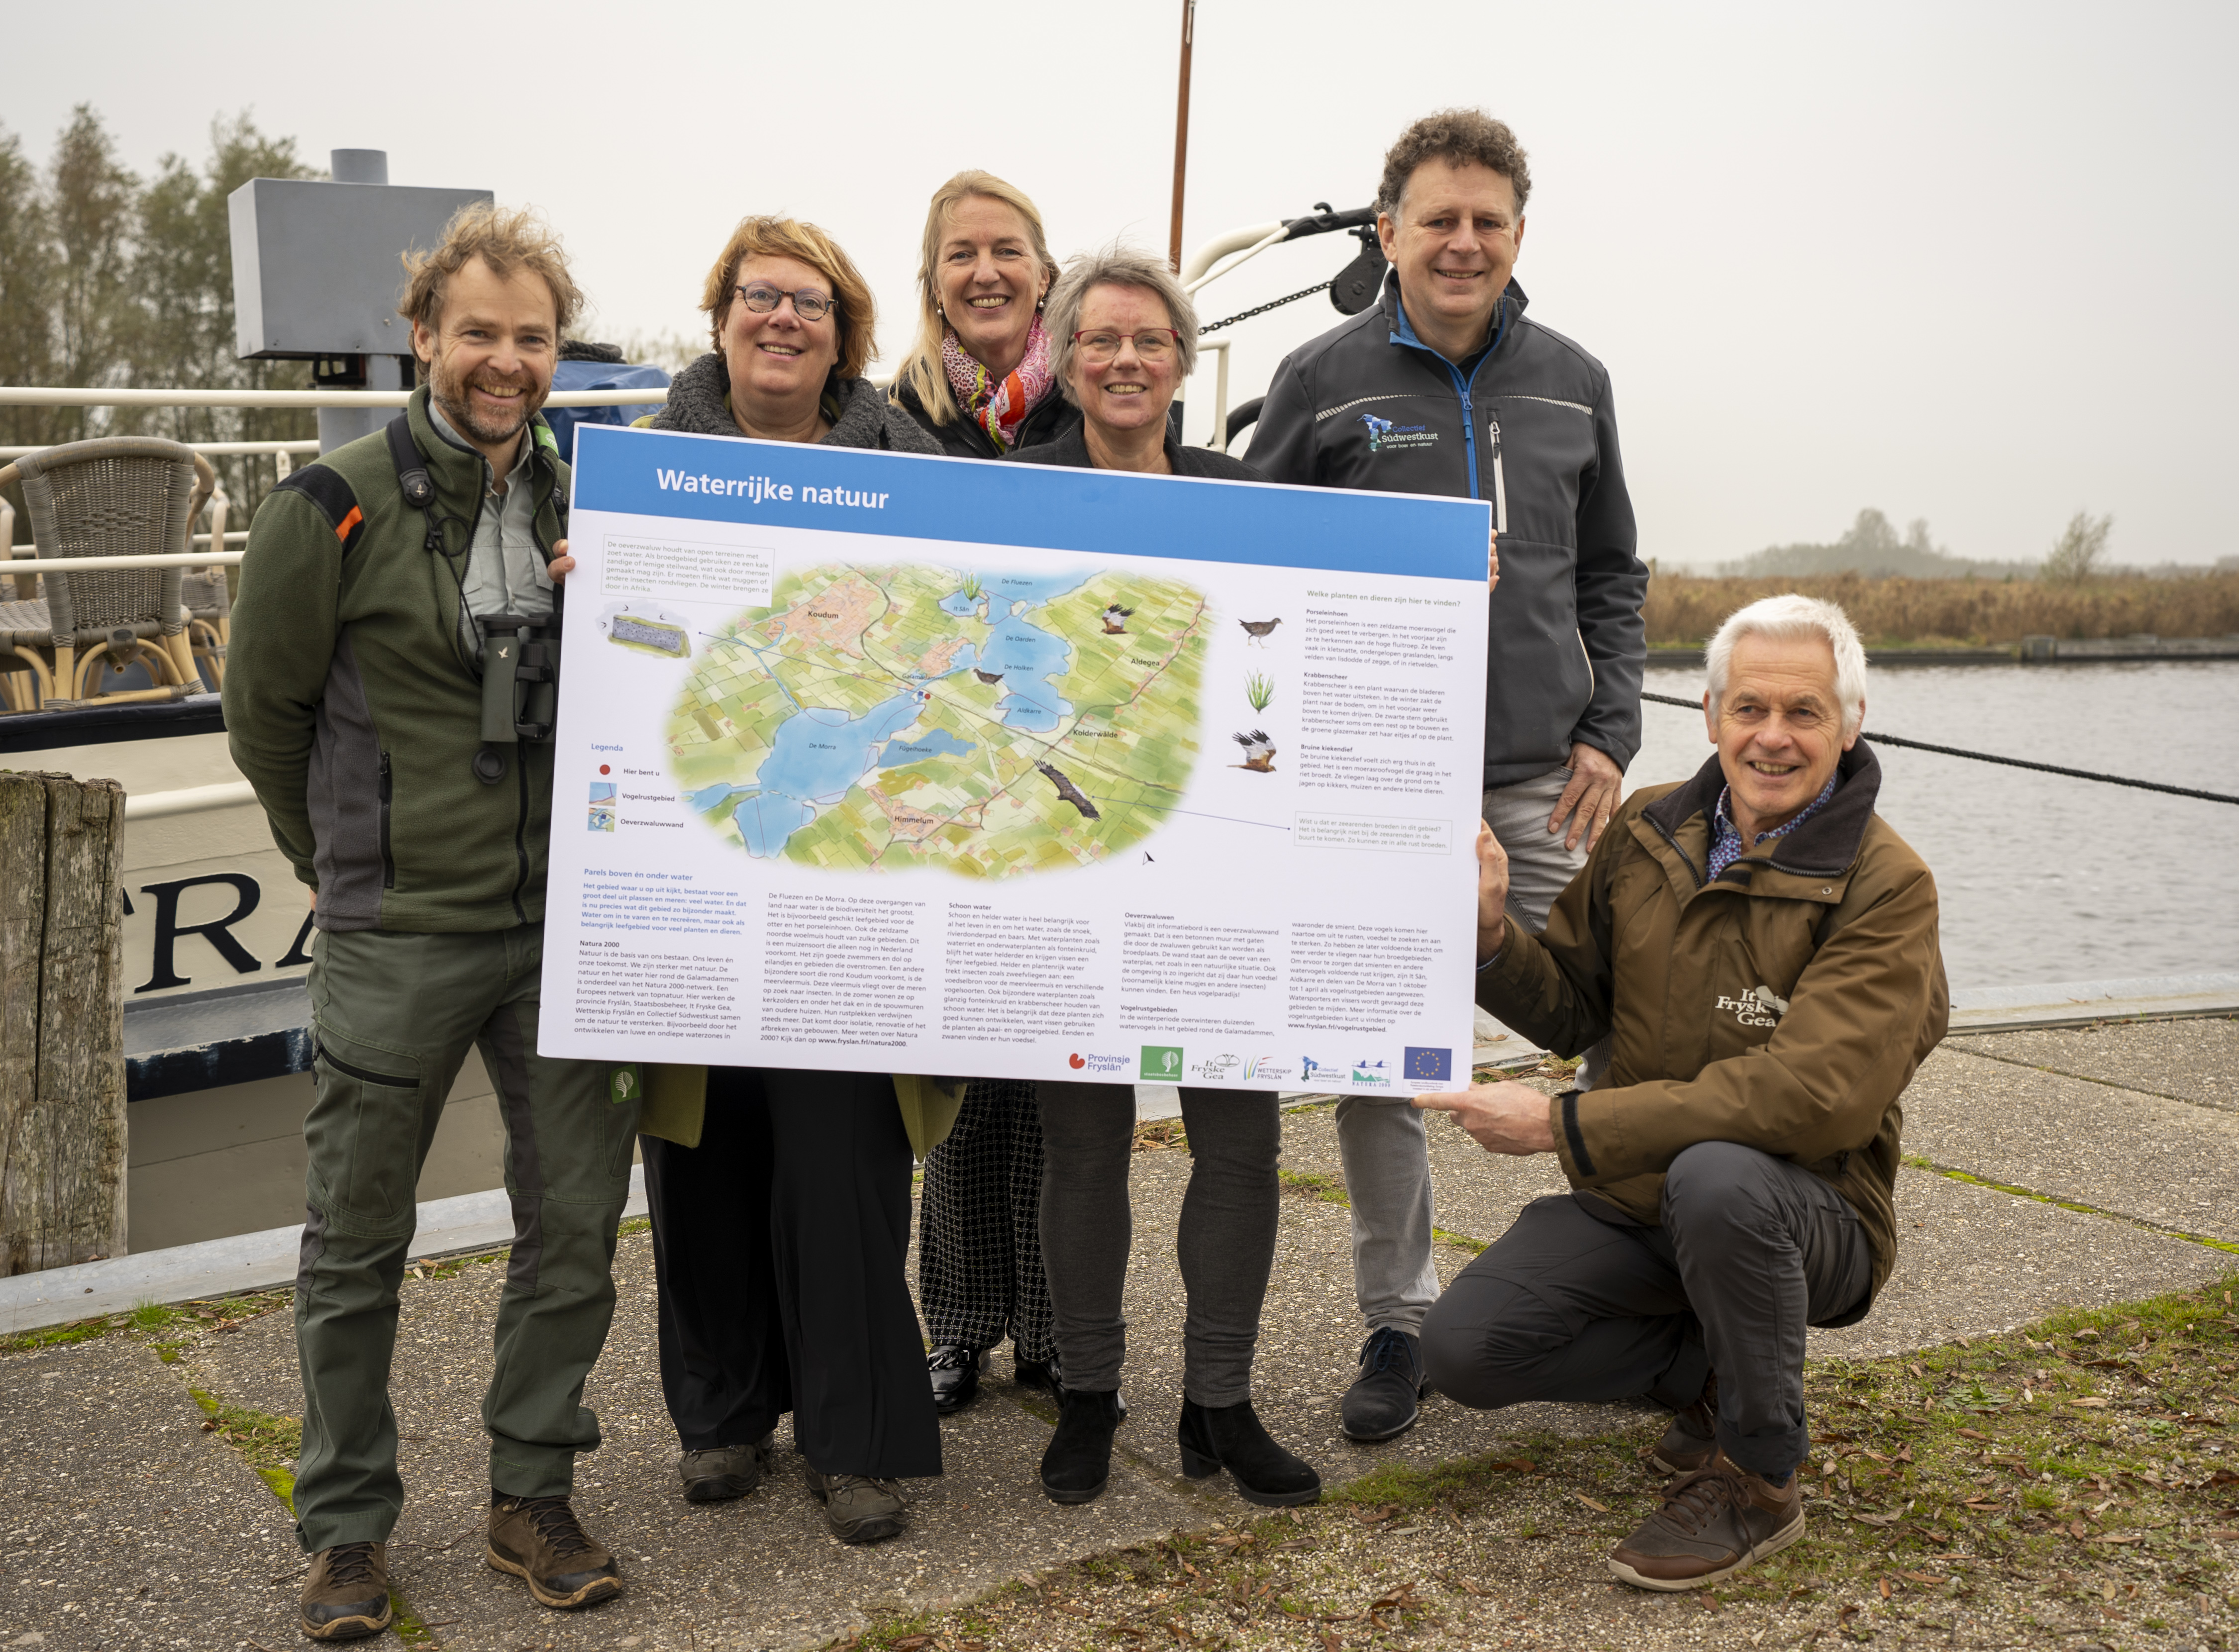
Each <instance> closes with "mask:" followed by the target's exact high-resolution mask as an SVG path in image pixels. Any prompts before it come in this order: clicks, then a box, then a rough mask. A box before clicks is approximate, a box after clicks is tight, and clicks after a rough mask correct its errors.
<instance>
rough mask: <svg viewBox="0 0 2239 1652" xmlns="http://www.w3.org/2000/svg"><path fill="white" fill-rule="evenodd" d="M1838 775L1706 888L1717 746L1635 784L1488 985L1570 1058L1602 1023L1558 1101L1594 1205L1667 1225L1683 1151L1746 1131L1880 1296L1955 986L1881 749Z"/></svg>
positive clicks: (1482, 994) (1568, 1149)
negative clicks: (1817, 1202)
mask: <svg viewBox="0 0 2239 1652" xmlns="http://www.w3.org/2000/svg"><path fill="white" fill-rule="evenodd" d="M1837 773H1839V774H1840V775H1841V776H1842V784H1841V785H1840V786H1837V788H1836V789H1835V794H1834V796H1833V797H1831V798H1830V799H1828V800H1827V803H1826V806H1824V808H1822V809H1821V810H1820V811H1819V813H1817V814H1815V815H1813V816H1812V817H1811V818H1810V819H1808V820H1806V821H1804V824H1803V825H1801V826H1798V827H1797V828H1796V830H1795V831H1793V832H1791V833H1788V834H1787V835H1786V836H1784V837H1781V838H1776V839H1773V840H1772V841H1771V843H1769V844H1766V845H1765V846H1764V847H1763V848H1761V849H1758V850H1756V851H1753V852H1752V853H1748V854H1745V855H1744V856H1742V857H1741V859H1738V860H1737V861H1735V862H1734V864H1733V865H1731V866H1729V867H1727V868H1726V869H1725V871H1724V872H1721V873H1720V874H1719V875H1718V876H1717V879H1715V880H1711V881H1709V882H1708V883H1706V882H1705V879H1704V866H1706V864H1707V862H1708V859H1709V854H1710V846H1711V810H1712V809H1713V808H1714V807H1715V806H1717V800H1718V793H1719V792H1720V791H1721V790H1722V789H1723V788H1724V785H1725V779H1724V774H1723V773H1721V772H1720V770H1719V767H1718V762H1717V758H1716V757H1713V758H1712V759H1711V760H1710V761H1709V762H1708V763H1705V764H1704V766H1703V768H1702V770H1701V772H1700V773H1698V774H1697V775H1696V776H1695V778H1694V779H1693V780H1689V781H1686V782H1685V783H1684V784H1683V785H1679V786H1644V787H1643V788H1642V789H1641V790H1639V791H1638V792H1636V793H1633V794H1632V796H1631V797H1630V798H1628V799H1625V802H1624V807H1623V808H1621V809H1620V810H1619V811H1618V814H1617V817H1616V819H1613V820H1611V822H1610V826H1609V829H1608V830H1607V831H1606V832H1605V833H1603V834H1602V839H1601V842H1600V843H1599V844H1598V845H1597V846H1596V847H1595V849H1594V852H1593V854H1592V855H1591V857H1590V858H1589V859H1588V860H1587V862H1586V865H1585V870H1584V871H1582V872H1580V873H1579V874H1578V876H1577V877H1576V878H1574V879H1571V886H1570V887H1569V888H1568V889H1565V891H1564V892H1563V893H1562V895H1561V896H1560V898H1558V899H1557V901H1556V902H1555V906H1554V908H1553V910H1552V911H1551V912H1550V913H1549V914H1548V919H1547V932H1546V933H1545V935H1543V936H1541V937H1539V938H1538V939H1532V938H1531V937H1530V936H1528V935H1525V933H1523V932H1521V931H1520V930H1519V929H1518V928H1517V926H1516V925H1515V924H1514V923H1513V922H1512V921H1511V923H1510V925H1509V926H1508V935H1507V939H1506V940H1505V943H1504V944H1503V945H1502V948H1501V951H1500V953H1499V956H1498V959H1497V960H1496V961H1495V962H1494V963H1493V964H1492V965H1490V966H1489V967H1487V968H1485V969H1484V970H1481V971H1480V972H1478V992H1477V998H1478V1003H1480V1004H1482V1005H1485V1008H1486V1009H1488V1010H1490V1011H1492V1013H1493V1014H1495V1015H1497V1016H1498V1017H1499V1018H1501V1019H1502V1020H1503V1021H1505V1022H1506V1023H1507V1024H1508V1025H1511V1026H1512V1027H1514V1028H1516V1029H1517V1031H1518V1032H1522V1033H1524V1034H1525V1036H1526V1037H1528V1038H1534V1039H1536V1040H1538V1042H1539V1043H1541V1044H1544V1045H1547V1046H1548V1047H1549V1048H1550V1049H1551V1050H1554V1051H1557V1052H1560V1053H1562V1054H1565V1055H1576V1054H1577V1053H1578V1052H1580V1051H1582V1050H1585V1048H1587V1047H1588V1046H1589V1045H1591V1044H1593V1043H1594V1042H1595V1041H1596V1040H1597V1039H1598V1038H1602V1037H1603V1036H1604V1035H1605V1034H1607V1035H1609V1037H1610V1040H1611V1052H1610V1072H1609V1077H1608V1078H1607V1079H1606V1080H1605V1082H1604V1084H1603V1085H1601V1087H1599V1088H1598V1089H1595V1090H1592V1091H1586V1092H1584V1093H1580V1092H1578V1091H1570V1092H1566V1093H1565V1094H1564V1095H1562V1096H1558V1097H1557V1098H1555V1100H1554V1101H1553V1102H1552V1103H1551V1122H1552V1124H1553V1127H1554V1131H1555V1151H1556V1152H1557V1153H1558V1154H1559V1155H1560V1156H1561V1158H1562V1161H1563V1169H1564V1171H1565V1172H1566V1173H1567V1174H1568V1175H1569V1177H1570V1178H1571V1186H1572V1187H1573V1188H1574V1189H1577V1190H1578V1191H1580V1192H1581V1193H1582V1194H1584V1195H1585V1197H1586V1198H1587V1201H1588V1203H1589V1204H1595V1203H1602V1202H1604V1201H1605V1202H1606V1203H1605V1204H1604V1209H1605V1211H1607V1207H1608V1206H1609V1205H1614V1206H1616V1207H1617V1210H1616V1211H1612V1212H1609V1214H1611V1215H1613V1216H1614V1215H1617V1213H1618V1212H1622V1213H1623V1214H1622V1216H1621V1217H1618V1219H1620V1220H1622V1219H1624V1218H1627V1217H1629V1218H1631V1219H1632V1220H1634V1221H1638V1222H1642V1223H1647V1224H1657V1223H1658V1222H1660V1221H1661V1220H1662V1216H1661V1203H1662V1196H1663V1191H1664V1171H1665V1169H1666V1168H1667V1167H1668V1166H1669V1165H1670V1164H1671V1161H1672V1159H1673V1158H1676V1157H1677V1156H1678V1154H1679V1152H1680V1151H1682V1150H1683V1149H1684V1148H1688V1147H1691V1146H1693V1145H1694V1144H1696V1143H1698V1142H1706V1141H1722V1142H1738V1143H1740V1144H1744V1145H1745V1146H1750V1147H1755V1148H1757V1149H1759V1150H1761V1151H1764V1152H1768V1153H1773V1154H1777V1155H1778V1156H1779V1157H1780V1158H1785V1159H1788V1160H1790V1161H1791V1163H1794V1164H1800V1165H1802V1166H1803V1167H1804V1169H1805V1170H1807V1171H1810V1172H1811V1173H1812V1174H1813V1175H1815V1176H1817V1177H1820V1178H1824V1179H1825V1180H1826V1181H1828V1182H1830V1183H1831V1184H1833V1185H1834V1186H1835V1188H1836V1189H1837V1191H1839V1192H1841V1194H1842V1195H1843V1197H1844V1198H1845V1199H1846V1200H1848V1201H1849V1202H1850V1206H1851V1208H1852V1209H1853V1210H1855V1211H1857V1213H1858V1217H1859V1219H1860V1220H1861V1221H1862V1222H1863V1223H1864V1224H1865V1228H1866V1232H1867V1234H1868V1236H1869V1237H1870V1239H1871V1241H1872V1244H1873V1252H1874V1276H1873V1288H1874V1291H1875V1292H1878V1291H1879V1290H1881V1287H1882V1285H1883V1283H1884V1281H1885V1280H1887V1279H1888V1277H1889V1275H1890V1269H1891V1267H1892V1266H1893V1265H1895V1263H1896V1260H1897V1223H1896V1217H1895V1212H1894V1210H1893V1208H1892V1204H1891V1193H1892V1191H1893V1189H1894V1188H1895V1186H1896V1184H1897V1138H1898V1133H1899V1131H1901V1130H1902V1128H1903V1123H1904V1113H1903V1108H1902V1107H1901V1106H1900V1105H1899V1102H1898V1098H1900V1097H1901V1096H1902V1095H1903V1093H1904V1087H1905V1085H1907V1084H1908V1083H1910V1081H1911V1078H1912V1075H1913V1071H1914V1069H1916V1068H1917V1067H1918V1066H1919V1065H1920V1063H1921V1061H1922V1059H1923V1058H1924V1057H1925V1056H1926V1055H1927V1054H1928V1052H1930V1050H1932V1049H1934V1048H1935V1047H1936V1045H1937V1041H1938V1040H1939V1039H1941V1038H1943V1032H1944V1026H1945V1023H1946V1021H1947V1019H1948V1018H1949V1014H1950V992H1949V990H1948V989H1947V987H1946V986H1945V985H1944V979H1943V952H1942V951H1941V949H1940V948H1939V947H1938V945H1937V927H1936V880H1935V879H1934V878H1932V877H1931V876H1930V874H1929V871H1928V867H1927V866H1925V865H1924V864H1923V862H1922V860H1921V859H1920V857H1919V856H1918V855H1917V854H1915V853H1913V852H1912V850H1911V848H1910V846H1908V845H1907V844H1906V843H1905V841H1904V839H1902V838H1900V837H1898V836H1897V833H1896V832H1895V831H1893V830H1892V829H1891V828H1890V825H1889V823H1888V822H1887V821H1885V820H1884V819H1882V818H1881V817H1880V816H1879V815H1877V814H1876V813H1874V800H1875V797H1876V794H1877V793H1878V792H1879V790H1880V787H1881V766H1880V764H1879V763H1878V762H1877V761H1876V760H1875V758H1874V754H1873V753H1872V752H1871V751H1870V749H1868V747H1867V746H1866V744H1865V742H1864V741H1863V740H1861V741H1860V742H1858V744H1857V745H1856V746H1853V747H1852V748H1851V749H1850V751H1849V752H1847V753H1844V756H1843V759H1842V762H1841V765H1840V767H1839V768H1838V770H1837ZM1871 1304H1872V1295H1871V1294H1870V1295H1869V1296H1868V1297H1867V1299H1866V1300H1865V1301H1864V1302H1862V1303H1860V1304H1858V1305H1857V1307H1856V1308H1855V1309H1853V1310H1851V1311H1850V1312H1849V1313H1847V1314H1845V1315H1844V1317H1842V1318H1841V1319H1840V1320H1837V1321H1836V1322H1834V1323H1836V1324H1851V1323H1853V1322H1855V1321H1857V1320H1858V1319H1862V1318H1864V1317H1865V1314H1866V1310H1868V1308H1870V1306H1871Z"/></svg>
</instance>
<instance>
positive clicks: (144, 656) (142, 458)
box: [0, 436, 217, 705]
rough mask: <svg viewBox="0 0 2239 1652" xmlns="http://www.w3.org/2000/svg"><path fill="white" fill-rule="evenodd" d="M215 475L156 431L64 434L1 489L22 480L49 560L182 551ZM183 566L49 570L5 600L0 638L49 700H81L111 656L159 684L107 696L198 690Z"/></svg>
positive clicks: (170, 696)
mask: <svg viewBox="0 0 2239 1652" xmlns="http://www.w3.org/2000/svg"><path fill="white" fill-rule="evenodd" d="M11 481H14V482H20V483H21V484H22V485H23V502H24V505H25V507H26V508H28V509H29V511H30V517H31V536H32V538H33V540H34V541H36V542H37V545H38V547H39V558H40V560H41V561H48V560H50V559H58V558H65V557H72V556H137V555H149V554H162V553H167V552H168V553H183V552H185V551H186V550H188V549H189V546H190V535H191V534H192V533H193V531H194V520H195V518H196V516H198V515H200V514H202V508H203V503H204V501H207V500H208V499H209V495H210V491H211V489H212V488H215V487H216V481H217V479H216V475H215V474H213V473H212V471H211V470H210V468H209V461H207V460H205V459H203V457H202V456H201V455H200V454H196V452H195V451H194V449H193V448H189V447H187V446H186V445H185V444H184V443H183V442H176V441H163V440H162V439H161V438H159V437H155V436H105V437H103V438H101V439H99V440H97V441H71V442H65V443H63V445H62V446H61V447H58V448H47V449H46V450H45V451H44V452H42V453H37V454H29V455H27V456H26V457H24V458H22V459H19V460H17V461H16V462H15V463H14V464H11V465H9V466H7V467H6V468H0V487H4V486H6V485H7V484H8V483H9V482H11ZM183 575H184V570H183V569H181V568H176V567H167V568H148V569H144V570H142V569H129V570H118V571H116V572H102V573H90V574H63V573H61V572H58V571H55V570H49V571H48V572H46V573H45V574H43V575H42V577H41V580H40V586H41V588H42V591H43V595H42V596H40V597H37V598H33V599H30V600H25V599H23V598H21V597H19V598H18V599H17V600H15V601H12V602H7V603H0V645H4V646H6V647H9V648H10V649H12V650H13V652H14V654H15V656H16V657H17V659H20V660H25V661H27V662H29V664H30V668H31V674H32V676H33V677H34V678H35V679H36V680H37V685H38V695H39V698H40V699H41V700H44V701H46V702H48V703H49V704H50V705H51V704H52V703H53V702H55V701H57V700H61V701H75V700H80V699H82V698H83V696H84V693H85V686H86V682H87V680H88V679H89V678H90V677H91V676H92V675H93V673H95V671H96V669H97V668H98V667H100V665H101V663H102V662H103V660H108V661H110V662H111V663H113V664H114V665H115V666H116V668H117V669H119V670H122V669H123V667H125V666H127V665H130V663H131V662H132V661H133V660H140V661H142V662H143V664H145V665H146V666H147V667H148V672H149V676H150V677H151V678H153V679H155V680H156V681H157V682H158V683H160V684H162V685H163V686H162V687H156V688H141V689H131V690H127V691H124V692H122V693H113V694H108V695H104V696H103V698H104V699H106V700H111V701H116V700H178V699H182V698H183V697H185V696H186V695H188V694H193V693H201V692H202V689H203V683H202V678H201V675H200V673H197V672H196V669H195V661H194V655H193V653H192V652H191V650H190V647H189V643H188V640H187V635H186V629H187V623H188V620H187V614H186V610H185V608H184V607H183V603H182V601H181V597H182V587H183ZM17 584H18V586H19V587H20V585H21V581H20V580H18V581H17Z"/></svg>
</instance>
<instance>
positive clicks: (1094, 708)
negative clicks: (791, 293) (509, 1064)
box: [540, 425, 1488, 1098]
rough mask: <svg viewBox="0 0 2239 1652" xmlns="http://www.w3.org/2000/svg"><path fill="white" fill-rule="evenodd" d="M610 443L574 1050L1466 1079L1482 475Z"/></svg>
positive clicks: (722, 1059) (565, 893) (579, 675)
mask: <svg viewBox="0 0 2239 1652" xmlns="http://www.w3.org/2000/svg"><path fill="white" fill-rule="evenodd" d="M576 443H577V445H576V468H575V508H574V511H573V513H572V517H571V521H570V539H571V542H572V543H571V548H572V549H573V550H574V553H575V557H576V559H577V562H578V567H577V569H576V571H575V574H573V575H572V576H571V577H570V579H569V581H568V596H567V605H566V608H567V621H566V624H567V632H566V643H565V658H566V667H565V669H564V671H563V673H562V680H561V698H560V722H559V735H558V739H559V754H558V755H559V760H558V765H557V778H556V780H555V797H554V799H553V828H552V876H551V884H550V890H549V895H548V908H547V912H548V915H547V923H546V950H545V960H546V961H545V972H544V998H543V1010H542V1014H541V1035H540V1044H541V1048H542V1050H543V1052H545V1053H546V1054H548V1055H557V1056H581V1057H589V1058H599V1059H604V1060H615V1061H629V1060H648V1061H687V1062H714V1063H729V1064H737V1065H770V1066H787V1067H818V1068H831V1069H853V1070H857V1071H894V1072H920V1073H946V1074H963V1075H971V1076H975V1077H987V1078H1077V1079H1090V1078H1093V1079H1101V1080H1106V1081H1127V1082H1133V1081H1137V1080H1149V1081H1166V1082H1173V1083H1181V1084H1196V1085H1228V1086H1232V1087H1237V1088H1241V1089H1257V1090H1272V1089H1299V1088H1306V1087H1311V1088H1315V1089H1329V1090H1335V1091H1351V1092H1362V1093H1368V1092H1374V1091H1386V1092H1389V1093H1392V1095H1394V1096H1395V1098H1396V1097H1398V1096H1399V1095H1403V1094H1405V1093H1407V1092H1409V1091H1415V1090H1431V1089H1438V1088H1450V1087H1452V1086H1454V1085H1460V1084H1465V1083H1467V1081H1468V1079H1467V1068H1468V1065H1469V1058H1470V1050H1471V1025H1472V1023H1471V992H1472V949H1473V946H1474V941H1475V927H1474V926H1475V910H1476V908H1475V890H1476V858H1475V854H1474V852H1473V845H1474V842H1475V836H1476V829H1477V821H1478V795H1479V791H1480V776H1481V773H1482V760H1481V756H1480V753H1482V751H1483V749H1484V739H1483V720H1484V708H1485V693H1484V683H1485V542H1486V535H1487V531H1488V521H1487V508H1486V507H1485V505H1484V504H1482V503H1477V502H1472V501H1459V500H1442V499H1421V498H1415V497H1411V496H1399V495H1385V494H1359V493H1343V492H1336V491H1323V490H1319V489H1312V488H1278V487H1272V486H1264V485H1259V484H1255V483H1246V482H1227V481H1190V480H1185V479H1179V478H1173V477H1163V476H1137V475H1131V474H1119V473H1114V472H1109V471H1092V470H1067V469H1059V468H1048V467H1042V466H1033V465H1018V464H989V463H983V462H977V461H969V460H951V459H927V458H918V457H914V456H908V455H903V454H881V453H861V452H854V451H849V450H846V449H840V448H821V447H808V446H795V445H791V444H781V443H768V442H760V441H725V440H721V439H719V438H714V437H705V436H690V435H672V434H668V433H663V432H653V431H641V430H623V429H617V428H609V427H607V426H602V425H586V426H584V427H582V428H581V430H580V431H578V433H577V435H576Z"/></svg>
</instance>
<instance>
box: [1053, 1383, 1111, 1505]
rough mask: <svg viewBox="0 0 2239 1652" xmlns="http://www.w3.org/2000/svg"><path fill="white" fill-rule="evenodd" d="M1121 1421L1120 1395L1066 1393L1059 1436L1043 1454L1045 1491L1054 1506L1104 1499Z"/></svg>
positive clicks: (1058, 1429)
mask: <svg viewBox="0 0 2239 1652" xmlns="http://www.w3.org/2000/svg"><path fill="white" fill-rule="evenodd" d="M1119 1417H1120V1411H1119V1395H1118V1394H1116V1393H1112V1394H1095V1393H1091V1392H1090V1391H1089V1390H1086V1389H1084V1388H1075V1389H1069V1390H1066V1397H1065V1410H1063V1411H1062V1412H1061V1413H1060V1414H1059V1416H1058V1420H1057V1432H1056V1433H1054V1434H1053V1435H1051V1436H1050V1443H1049V1445H1048V1446H1047V1448H1046V1450H1044V1451H1043V1452H1042V1489H1043V1490H1044V1491H1046V1492H1047V1493H1048V1494H1049V1500H1050V1501H1051V1502H1052V1503H1093V1502H1094V1501H1095V1500H1096V1499H1097V1498H1098V1497H1099V1496H1102V1495H1103V1491H1104V1487H1105V1484H1106V1482H1108V1481H1109V1480H1110V1479H1111V1478H1112V1436H1113V1433H1114V1432H1115V1431H1117V1430H1118V1429H1119Z"/></svg>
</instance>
